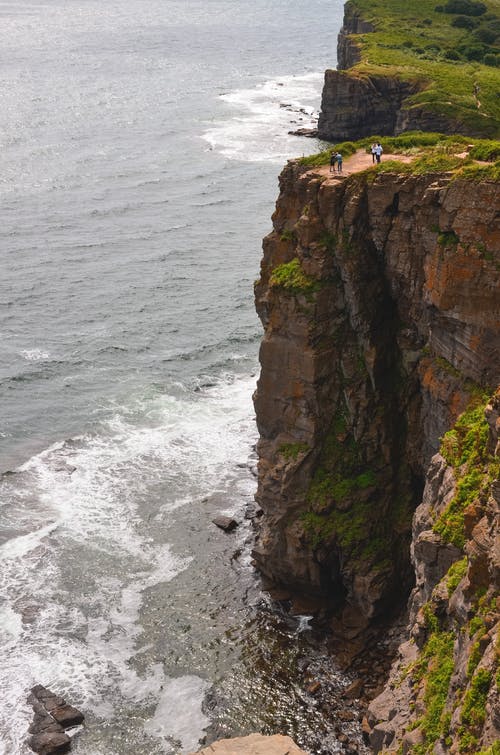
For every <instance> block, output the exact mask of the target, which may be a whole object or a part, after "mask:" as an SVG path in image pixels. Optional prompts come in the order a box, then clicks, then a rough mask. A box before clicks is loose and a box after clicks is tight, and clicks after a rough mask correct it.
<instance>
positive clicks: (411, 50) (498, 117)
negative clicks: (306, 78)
mask: <svg viewBox="0 0 500 755" xmlns="http://www.w3.org/2000/svg"><path fill="white" fill-rule="evenodd" d="M485 4H486V6H487V14H486V15H485V17H484V18H483V17H478V18H477V19H476V21H474V22H473V24H474V27H473V28H472V29H468V28H460V26H457V25H456V18H457V15H456V14H449V13H440V12H438V11H436V6H437V5H438V3H436V2H435V0H419V2H418V3H408V2H406V0H350V2H349V3H348V6H349V7H350V8H353V9H356V10H357V11H358V12H359V13H360V14H361V16H362V17H363V18H364V19H365V20H367V21H370V22H371V23H372V24H373V25H374V27H375V32H373V33H366V34H361V35H357V38H356V41H357V43H358V45H359V46H360V49H361V61H360V62H359V63H358V64H357V65H356V66H355V67H354V68H352V69H350V71H349V74H350V75H354V76H359V77H364V76H368V75H370V76H373V75H379V76H394V77H397V78H399V79H402V80H405V81H409V82H412V83H414V84H415V85H417V86H418V89H419V91H417V92H416V93H415V94H413V95H411V96H410V97H409V98H408V99H407V100H406V103H405V104H406V105H407V106H409V107H421V106H424V108H425V109H427V110H430V111H433V112H437V113H442V114H444V115H446V116H451V117H453V118H454V119H455V120H457V121H458V122H459V123H461V124H462V128H461V129H459V130H461V131H462V132H463V133H476V134H477V135H482V136H483V137H486V138H498V137H499V136H500V99H499V98H498V96H497V93H498V88H499V77H500V72H499V70H498V68H496V67H495V66H496V65H497V64H498V62H499V61H500V59H499V60H498V61H497V58H496V56H497V55H498V54H500V47H499V41H500V34H499V31H498V19H499V17H500V0H486V2H485ZM492 30H494V31H493V38H491V35H492ZM486 38H491V39H490V41H489V42H487V41H485V39H486ZM486 55H489V56H493V57H488V58H485V56H486ZM452 58H455V59H452ZM475 58H479V59H475ZM485 61H486V62H489V63H490V64H491V65H485V64H484V63H485ZM476 96H477V99H479V101H480V103H481V107H480V108H478V106H477V100H476Z"/></svg>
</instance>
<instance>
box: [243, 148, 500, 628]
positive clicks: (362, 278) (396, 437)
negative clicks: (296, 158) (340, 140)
mask: <svg viewBox="0 0 500 755" xmlns="http://www.w3.org/2000/svg"><path fill="white" fill-rule="evenodd" d="M280 189H281V191H280V196H279V199H278V202H277V207H276V212H275V214H274V217H273V221H274V230H273V231H272V233H271V234H270V235H269V236H268V237H267V238H266V239H265V241H264V257H263V261H262V269H261V279H260V281H259V282H258V284H257V285H256V304H257V309H258V312H259V315H260V317H261V319H262V322H263V324H264V328H265V336H264V340H263V343H262V347H261V357H260V358H261V364H262V373H261V377H260V379H259V383H258V388H257V392H256V396H255V407H256V413H257V422H258V427H259V431H260V441H259V445H258V451H259V457H260V461H259V485H258V500H259V502H260V504H261V506H262V508H263V510H264V516H263V523H262V529H261V533H260V537H259V541H258V544H257V546H256V549H255V558H256V560H257V562H258V564H259V567H260V569H261V570H262V571H263V572H264V573H265V574H267V575H268V576H269V577H270V578H272V579H273V580H275V581H277V582H280V583H283V584H286V585H291V586H293V587H294V588H295V589H299V590H300V589H302V590H307V591H311V590H312V591H314V592H316V593H317V594H320V595H323V596H325V597H326V598H328V599H329V600H331V601H332V603H333V604H334V606H335V608H336V613H337V616H336V619H335V621H334V628H336V629H338V630H339V631H342V633H343V635H344V636H347V637H355V636H356V635H357V634H359V633H360V632H361V631H362V630H363V628H364V627H365V626H366V624H367V623H368V622H369V621H370V620H371V619H373V618H374V617H376V616H377V615H379V614H380V613H381V612H382V611H383V610H384V609H386V608H387V607H388V606H390V605H391V604H392V603H393V602H395V601H397V600H398V599H400V598H401V596H402V595H403V594H405V593H407V592H408V590H409V589H410V586H411V583H412V579H413V571H412V569H411V566H410V562H409V555H408V551H409V547H410V538H411V517H412V513H413V511H414V509H415V507H416V505H417V504H418V503H419V502H420V500H421V493H422V489H423V485H424V479H425V473H426V470H427V466H428V464H429V461H430V459H431V458H432V456H433V455H434V454H435V453H436V451H437V450H438V446H439V438H440V436H442V435H443V434H444V433H445V432H446V431H447V430H449V428H450V427H451V426H452V424H453V422H454V420H455V419H456V417H457V416H458V415H459V413H460V412H461V411H463V410H464V409H465V408H466V407H467V406H468V404H469V402H470V399H471V395H472V394H474V392H475V391H476V390H477V386H478V385H482V386H485V385H495V384H497V383H498V382H499V381H500V374H499V365H500V361H499V356H500V325H499V321H500V318H499V306H500V302H499V297H498V256H495V255H497V254H498V252H497V251H496V250H498V242H499V230H498V222H497V220H496V218H497V217H498V213H499V212H500V191H499V187H498V185H496V184H492V183H486V182H483V183H476V184H474V185H471V184H470V183H467V182H464V181H460V180H456V181H452V180H451V178H450V176H447V175H443V174H441V175H425V176H411V175H404V176H401V175H396V174H388V173H381V174H378V175H376V174H371V173H369V174H359V175H354V176H352V177H350V178H348V179H346V180H343V181H342V180H341V181H338V180H330V179H329V178H328V177H327V176H326V175H324V174H322V172H321V170H307V169H306V168H304V167H301V166H300V165H299V164H298V163H293V162H292V163H289V164H288V165H287V167H286V168H285V170H284V171H283V173H282V175H281V177H280ZM443 568H444V567H443Z"/></svg>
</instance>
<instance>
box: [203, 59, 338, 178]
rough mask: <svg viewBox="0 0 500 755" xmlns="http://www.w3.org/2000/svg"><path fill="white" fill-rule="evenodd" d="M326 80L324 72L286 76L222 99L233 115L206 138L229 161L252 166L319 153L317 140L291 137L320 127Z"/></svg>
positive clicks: (210, 129)
mask: <svg viewBox="0 0 500 755" xmlns="http://www.w3.org/2000/svg"><path fill="white" fill-rule="evenodd" d="M323 77H324V74H323V73H308V74H304V75H301V76H281V77H278V78H273V79H269V80H267V81H264V82H263V83H261V84H259V85H257V86H255V87H253V88H249V89H238V90H236V91H234V92H230V93H228V94H222V95H221V100H222V101H223V102H224V103H225V104H226V105H227V107H228V109H230V112H231V115H230V116H229V117H226V118H225V119H224V120H221V121H218V122H216V123H215V125H213V126H211V127H210V128H209V129H207V130H206V131H205V133H204V134H203V138H204V139H205V140H206V141H207V142H208V143H209V144H210V146H211V147H212V149H216V150H217V151H218V152H220V153H221V154H223V155H224V156H225V157H228V158H230V159H236V160H243V161H247V162H263V161H266V162H275V163H282V162H283V161H284V160H286V159H287V158H290V157H296V156H297V155H301V154H302V152H306V153H308V152H311V151H314V147H313V145H314V142H313V140H310V141H309V140H304V139H303V138H299V137H296V136H291V135H289V134H288V132H289V131H296V130H297V129H298V128H315V127H316V126H317V118H318V112H317V107H318V103H319V101H320V98H321V88H322V84H323ZM282 106H286V107H282ZM302 111H304V112H302Z"/></svg>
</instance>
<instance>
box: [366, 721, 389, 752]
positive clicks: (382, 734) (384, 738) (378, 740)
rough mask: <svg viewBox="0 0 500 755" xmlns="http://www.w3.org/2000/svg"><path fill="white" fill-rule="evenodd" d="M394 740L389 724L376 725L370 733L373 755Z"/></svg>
mask: <svg viewBox="0 0 500 755" xmlns="http://www.w3.org/2000/svg"><path fill="white" fill-rule="evenodd" d="M393 739H394V729H393V728H392V726H391V725H390V724H377V725H376V726H374V728H373V729H372V731H371V733H370V745H371V747H372V749H373V752H374V753H375V755H377V753H379V752H380V751H381V750H382V749H383V748H384V747H387V746H388V745H390V744H391V742H392V741H393Z"/></svg>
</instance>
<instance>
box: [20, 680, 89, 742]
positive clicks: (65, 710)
mask: <svg viewBox="0 0 500 755" xmlns="http://www.w3.org/2000/svg"><path fill="white" fill-rule="evenodd" d="M28 703H29V704H30V705H31V706H32V707H33V710H34V712H35V715H34V717H33V721H32V723H31V725H30V727H29V733H30V734H32V736H31V737H30V739H29V740H28V744H29V746H30V747H31V749H32V750H34V751H35V752H38V753H39V755H58V753H64V752H68V750H69V749H70V747H71V739H70V737H69V736H68V735H67V734H66V733H65V731H64V730H65V729H69V728H71V727H73V726H78V725H79V724H82V723H83V720H84V715H83V713H81V712H80V711H79V710H77V709H76V708H74V707H73V706H72V705H68V704H67V703H66V700H65V699H64V698H63V697H60V696H59V695H55V694H54V693H53V692H51V691H50V690H49V689H47V688H46V687H43V686H42V685H41V684H37V685H35V686H34V687H33V688H32V690H31V692H30V695H29V697H28Z"/></svg>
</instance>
